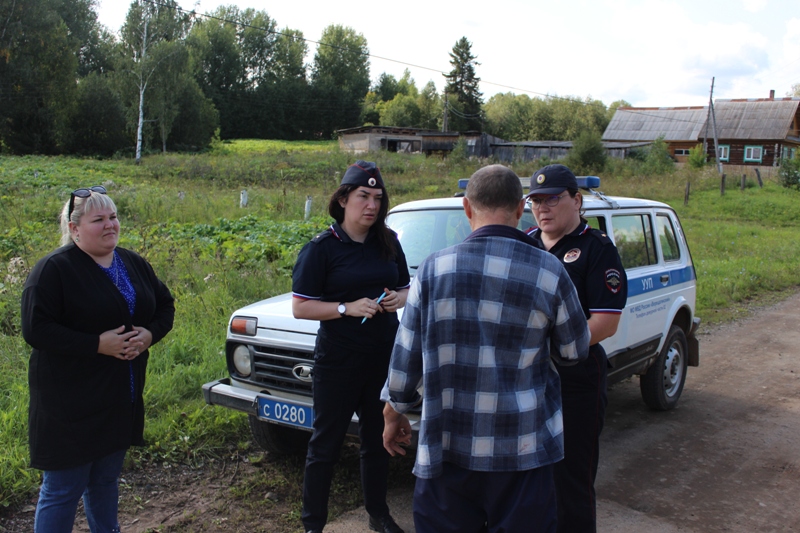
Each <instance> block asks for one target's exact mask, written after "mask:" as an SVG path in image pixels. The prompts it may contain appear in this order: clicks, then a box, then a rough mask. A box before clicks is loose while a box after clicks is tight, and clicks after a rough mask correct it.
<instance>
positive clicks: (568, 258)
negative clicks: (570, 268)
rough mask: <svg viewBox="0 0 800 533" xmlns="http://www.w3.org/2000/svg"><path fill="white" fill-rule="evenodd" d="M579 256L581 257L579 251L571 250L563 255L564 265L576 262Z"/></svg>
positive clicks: (577, 249) (576, 249) (578, 249)
mask: <svg viewBox="0 0 800 533" xmlns="http://www.w3.org/2000/svg"><path fill="white" fill-rule="evenodd" d="M580 256H581V249H580V248H573V249H572V250H570V251H569V252H567V253H565V254H564V259H563V261H564V262H565V263H574V262H575V261H577V260H578V258H579V257H580Z"/></svg>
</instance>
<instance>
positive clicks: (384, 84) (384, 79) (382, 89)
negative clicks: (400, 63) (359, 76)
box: [370, 72, 400, 102]
mask: <svg viewBox="0 0 800 533" xmlns="http://www.w3.org/2000/svg"><path fill="white" fill-rule="evenodd" d="M370 92H372V93H374V94H375V95H376V96H377V97H378V98H379V99H380V101H381V102H388V101H390V100H391V99H392V98H394V97H395V95H397V93H399V92H400V90H399V88H398V84H397V78H395V77H394V76H392V75H391V74H386V73H385V72H382V73H381V75H380V76H378V81H377V82H376V83H375V86H374V87H373V88H372V91H370Z"/></svg>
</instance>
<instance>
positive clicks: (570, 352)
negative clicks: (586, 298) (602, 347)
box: [550, 264, 591, 365]
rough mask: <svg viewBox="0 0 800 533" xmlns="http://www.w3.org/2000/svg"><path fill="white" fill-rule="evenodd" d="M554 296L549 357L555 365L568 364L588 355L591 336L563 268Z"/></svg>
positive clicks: (575, 292)
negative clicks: (556, 303) (556, 299)
mask: <svg viewBox="0 0 800 533" xmlns="http://www.w3.org/2000/svg"><path fill="white" fill-rule="evenodd" d="M559 266H561V265H560V264H559ZM556 294H557V295H558V297H559V298H560V300H561V301H560V302H559V304H558V311H557V313H556V319H555V322H554V324H553V328H552V330H551V332H550V343H551V344H550V345H551V348H552V349H551V355H552V356H553V358H554V359H555V360H556V362H557V363H559V364H562V365H564V364H566V365H570V364H574V363H576V362H577V361H578V360H580V359H585V358H586V357H587V356H588V355H589V340H590V339H591V333H590V332H589V325H588V323H587V322H586V318H584V314H583V309H582V308H581V302H580V300H579V299H578V292H577V291H576V290H575V286H574V285H573V284H572V281H571V280H570V278H569V275H568V274H567V272H566V270H564V269H563V267H562V268H561V275H560V276H559V280H558V289H557V293H556Z"/></svg>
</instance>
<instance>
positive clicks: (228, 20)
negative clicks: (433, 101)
mask: <svg viewBox="0 0 800 533" xmlns="http://www.w3.org/2000/svg"><path fill="white" fill-rule="evenodd" d="M143 1H144V2H147V3H150V4H153V5H157V6H161V7H165V8H168V9H177V10H178V11H181V12H184V13H187V14H189V15H194V16H200V17H205V18H207V19H212V20H217V21H220V22H226V23H228V24H234V25H236V26H240V27H243V28H251V29H256V30H261V31H264V32H267V33H271V34H274V35H280V36H283V37H287V38H290V39H298V38H299V37H297V36H296V35H289V34H285V33H282V32H280V31H274V30H270V29H268V28H263V27H260V26H253V25H251V24H246V23H244V22H240V21H238V20H230V19H226V18H222V17H217V16H215V15H209V14H208V13H197V12H195V11H194V10H192V11H186V10H185V9H183V8H182V7H180V6H172V5H169V4H163V3H161V2H158V1H157V0H143ZM273 20H274V19H273ZM301 39H302V40H303V41H305V42H307V43H313V44H316V45H317V46H327V47H329V48H334V49H338V50H349V49H348V48H345V47H341V46H336V45H332V44H328V43H323V42H320V41H315V40H313V39H307V38H306V37H302V38H301ZM362 54H363V55H365V56H367V57H369V58H373V59H380V60H382V61H390V62H392V63H397V64H398V65H403V66H407V67H413V68H418V69H422V70H427V71H430V72H435V73H437V74H441V75H442V76H447V75H448V74H449V73H447V72H443V71H441V70H439V69H436V68H432V67H426V66H423V65H416V64H414V63H408V62H406V61H401V60H399V59H392V58H389V57H383V56H378V55H375V54H370V53H369V52H366V53H364V52H362ZM481 82H482V83H486V84H488V85H493V86H495V87H503V88H505V89H511V90H515V91H521V92H525V93H530V94H534V95H537V96H542V97H544V98H552V99H557V100H565V101H568V102H574V103H579V104H581V105H597V104H596V103H595V102H584V101H583V100H580V99H577V98H570V97H566V96H558V95H551V94H547V93H541V92H538V91H534V90H530V89H522V88H518V87H512V86H509V85H504V84H501V83H495V82H492V81H487V80H485V79H481ZM600 104H602V102H600ZM602 105H603V106H604V107H605V105H604V104H602Z"/></svg>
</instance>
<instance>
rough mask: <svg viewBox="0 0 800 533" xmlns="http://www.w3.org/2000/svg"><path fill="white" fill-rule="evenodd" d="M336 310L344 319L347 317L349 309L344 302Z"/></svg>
mask: <svg viewBox="0 0 800 533" xmlns="http://www.w3.org/2000/svg"><path fill="white" fill-rule="evenodd" d="M336 310H337V311H339V314H340V315H342V318H344V317H345V312H346V311H347V307H345V305H344V302H339V307H337V308H336Z"/></svg>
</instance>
